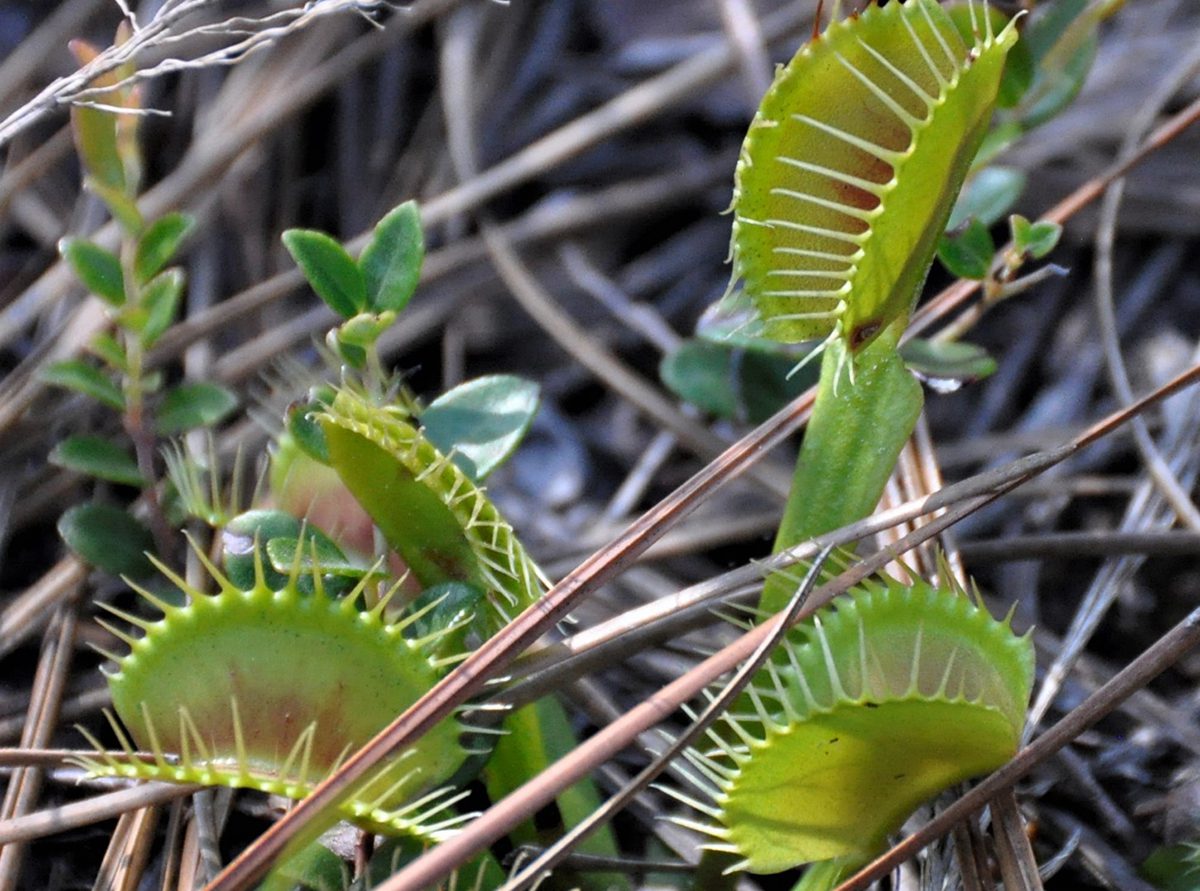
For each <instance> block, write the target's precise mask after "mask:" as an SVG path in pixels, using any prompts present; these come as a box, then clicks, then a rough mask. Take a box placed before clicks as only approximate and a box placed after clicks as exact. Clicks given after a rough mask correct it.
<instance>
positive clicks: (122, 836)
mask: <svg viewBox="0 0 1200 891" xmlns="http://www.w3.org/2000/svg"><path fill="white" fill-rule="evenodd" d="M159 810H160V808H159V807H158V806H156V805H155V806H151V807H144V808H139V809H138V810H136V811H129V812H128V813H124V814H122V815H121V817H120V819H119V820H117V828H116V829H115V830H114V831H113V834H112V838H110V839H109V843H108V850H107V851H106V852H105V854H104V860H103V862H102V863H101V864H100V872H99V874H98V875H97V876H96V881H95V883H94V884H93V885H92V891H137V888H138V885H139V883H140V882H141V880H142V874H143V872H144V871H145V869H146V863H147V862H148V860H149V858H150V849H151V847H152V845H153V843H154V831H155V829H157V828H158V818H159Z"/></svg>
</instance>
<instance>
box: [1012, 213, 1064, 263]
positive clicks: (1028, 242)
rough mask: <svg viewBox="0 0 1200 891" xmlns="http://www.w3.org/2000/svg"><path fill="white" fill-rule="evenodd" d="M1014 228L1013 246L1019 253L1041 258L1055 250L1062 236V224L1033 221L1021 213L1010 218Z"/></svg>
mask: <svg viewBox="0 0 1200 891" xmlns="http://www.w3.org/2000/svg"><path fill="white" fill-rule="evenodd" d="M1008 223H1009V228H1010V229H1011V230H1012V241H1013V247H1014V248H1015V249H1016V250H1017V252H1018V253H1021V254H1026V255H1028V256H1030V257H1032V258H1033V259H1035V260H1040V259H1042V258H1043V257H1045V256H1046V255H1047V254H1048V253H1050V252H1051V251H1052V250H1054V248H1055V246H1057V245H1058V239H1059V238H1061V237H1062V226H1060V225H1059V224H1058V223H1053V222H1050V221H1049V220H1043V221H1040V222H1037V223H1031V222H1029V220H1027V219H1025V217H1023V216H1021V215H1020V214H1013V215H1012V216H1011V217H1009V218H1008Z"/></svg>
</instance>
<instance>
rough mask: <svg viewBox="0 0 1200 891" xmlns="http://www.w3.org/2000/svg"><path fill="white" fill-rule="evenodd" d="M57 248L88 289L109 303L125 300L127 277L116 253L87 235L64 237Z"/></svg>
mask: <svg viewBox="0 0 1200 891" xmlns="http://www.w3.org/2000/svg"><path fill="white" fill-rule="evenodd" d="M58 250H59V252H60V253H61V254H62V255H63V259H65V260H66V261H67V263H68V264H69V265H70V267H71V269H72V270H74V272H75V275H77V276H78V277H79V280H80V281H81V282H83V286H84V287H85V288H87V289H88V290H89V291H91V292H92V293H93V294H95V295H96V296H97V297H99V298H100V299H101V300H103V301H104V302H105V303H107V304H109V305H110V306H116V307H119V306H122V305H123V304H124V303H125V276H124V275H123V274H122V272H121V261H120V260H118V259H117V257H116V255H115V254H113V253H112V252H110V251H106V250H105V249H104V248H102V247H100V245H98V244H95V243H94V242H91V241H88V240H87V239H86V238H64V239H62V241H60V242H59V243H58Z"/></svg>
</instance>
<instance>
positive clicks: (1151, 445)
mask: <svg viewBox="0 0 1200 891" xmlns="http://www.w3.org/2000/svg"><path fill="white" fill-rule="evenodd" d="M1198 69H1200V44H1197V45H1196V46H1195V47H1193V49H1192V51H1191V52H1189V53H1187V54H1186V55H1185V56H1184V58H1183V59H1182V60H1180V62H1179V63H1178V64H1177V65H1176V66H1175V67H1174V68H1173V69H1172V70H1171V71H1170V72H1169V73H1168V74H1167V76H1166V78H1165V79H1164V80H1163V82H1162V84H1161V85H1160V86H1159V87H1158V88H1157V89H1156V90H1155V92H1154V95H1152V96H1150V97H1148V98H1147V99H1146V100H1145V102H1144V103H1143V104H1142V105H1141V106H1140V107H1139V108H1138V110H1137V113H1136V114H1135V115H1134V116H1133V121H1132V122H1131V124H1130V126H1129V129H1128V130H1127V132H1126V133H1125V137H1124V139H1123V140H1122V142H1121V151H1120V156H1119V157H1121V158H1126V157H1128V156H1130V155H1132V154H1133V153H1134V152H1135V151H1136V150H1137V146H1138V143H1139V142H1141V140H1142V139H1143V138H1144V136H1145V134H1146V132H1147V131H1148V130H1149V129H1150V127H1151V126H1152V125H1153V123H1154V121H1155V119H1156V118H1157V117H1158V116H1159V115H1160V114H1161V112H1162V109H1163V108H1164V107H1165V106H1166V104H1167V103H1168V102H1170V101H1171V99H1172V97H1174V96H1175V95H1176V94H1177V93H1178V92H1179V91H1180V90H1181V89H1183V88H1184V87H1186V86H1187V85H1188V84H1189V83H1190V82H1191V81H1192V80H1193V79H1194V77H1195V75H1196V72H1197V70H1198ZM1124 192H1125V180H1124V178H1121V179H1118V180H1116V181H1115V182H1114V183H1113V184H1112V185H1110V186H1109V187H1108V189H1107V190H1106V191H1105V193H1104V199H1103V201H1102V202H1101V205H1100V221H1099V224H1098V226H1097V229H1096V255H1095V259H1094V261H1093V265H1092V268H1093V274H1094V277H1095V285H1094V289H1093V297H1094V298H1095V305H1096V318H1097V323H1098V328H1099V333H1100V345H1101V347H1102V353H1103V355H1104V366H1105V370H1106V371H1107V372H1108V379H1109V384H1110V385H1111V386H1112V389H1113V393H1114V394H1115V395H1116V397H1117V399H1118V400H1120V401H1122V402H1128V401H1130V400H1131V399H1132V398H1133V387H1132V385H1131V384H1130V382H1129V369H1128V368H1126V366H1125V359H1124V357H1123V356H1122V355H1121V344H1120V341H1119V338H1118V334H1117V313H1116V308H1115V307H1114V305H1113V283H1112V280H1113V264H1112V254H1113V242H1114V241H1115V238H1116V229H1117V215H1118V213H1119V211H1120V207H1121V198H1122V195H1123V194H1124ZM1130 430H1131V431H1132V433H1133V441H1134V444H1135V445H1136V446H1137V450H1138V452H1139V454H1140V455H1141V457H1142V461H1143V462H1144V463H1145V465H1146V472H1147V473H1148V474H1149V475H1150V478H1151V479H1152V480H1153V481H1154V485H1155V486H1156V487H1157V488H1158V490H1159V492H1161V493H1162V496H1163V498H1164V499H1165V500H1166V501H1167V503H1169V504H1170V505H1171V508H1172V509H1173V510H1174V511H1175V515H1176V517H1177V518H1178V519H1179V522H1181V523H1183V524H1185V525H1186V526H1188V528H1190V529H1191V530H1192V531H1196V530H1200V510H1198V509H1197V508H1196V505H1195V504H1194V503H1193V502H1192V499H1191V496H1190V495H1189V494H1188V491H1187V489H1186V488H1185V487H1184V486H1183V485H1182V484H1181V483H1180V481H1179V479H1178V478H1177V477H1176V476H1175V474H1174V472H1173V471H1172V470H1171V467H1170V465H1169V464H1168V463H1167V460H1166V458H1164V457H1163V455H1162V452H1161V451H1160V450H1159V448H1158V446H1157V445H1155V442H1154V440H1153V439H1152V438H1151V436H1150V430H1149V427H1148V426H1147V424H1146V421H1145V420H1144V419H1142V418H1134V420H1133V423H1132V424H1131V425H1130Z"/></svg>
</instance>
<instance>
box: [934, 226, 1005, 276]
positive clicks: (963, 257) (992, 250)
mask: <svg viewBox="0 0 1200 891" xmlns="http://www.w3.org/2000/svg"><path fill="white" fill-rule="evenodd" d="M937 252H938V259H939V260H941V261H942V265H943V266H945V267H946V269H948V270H949V271H950V273H951V274H952V275H956V276H958V277H959V278H970V279H975V280H976V281H982V280H983V279H985V278H987V277H988V271H989V270H990V269H991V268H992V260H993V259H994V258H995V256H996V243H995V242H994V241H992V233H991V232H989V231H988V227H987V226H985V225H984V224H983V223H981V222H980V221H979V220H975V219H972V220H971V221H970V222H968V223H967V224H966V225H965V226H962V227H960V228H959V229H958V230H955V231H952V232H947V233H946V234H945V235H943V236H942V237H941V240H940V241H938V251H937Z"/></svg>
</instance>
